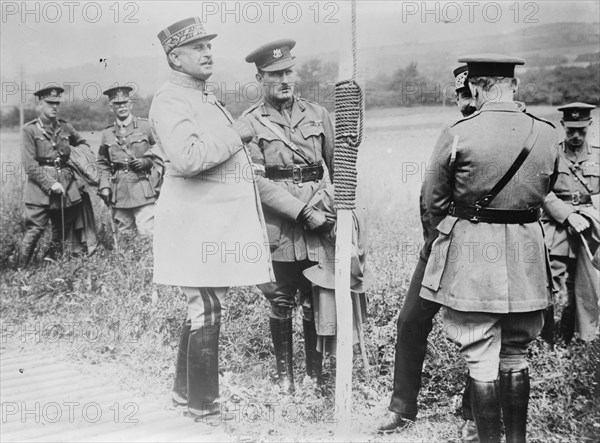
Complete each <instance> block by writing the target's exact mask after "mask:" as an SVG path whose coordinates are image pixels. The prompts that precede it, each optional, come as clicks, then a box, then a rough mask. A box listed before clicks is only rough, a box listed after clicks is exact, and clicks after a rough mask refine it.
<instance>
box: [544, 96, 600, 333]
mask: <svg viewBox="0 0 600 443" xmlns="http://www.w3.org/2000/svg"><path fill="white" fill-rule="evenodd" d="M594 108H595V106H592V105H588V104H586V103H570V104H568V105H564V106H561V107H560V108H558V110H559V111H561V112H562V113H563V118H562V120H561V121H560V123H561V125H562V126H563V128H564V129H565V139H564V141H562V142H561V143H560V149H559V155H560V162H559V166H558V178H557V180H556V183H555V185H554V188H553V189H552V192H551V193H550V194H548V197H547V198H546V201H545V202H544V206H543V209H544V213H543V216H542V223H543V224H544V230H545V231H546V243H547V245H548V248H549V249H550V263H551V265H552V278H553V280H554V289H555V290H556V291H558V290H559V289H562V285H563V280H566V290H567V291H566V292H567V294H566V295H567V297H566V304H565V306H564V307H563V311H562V315H561V320H560V334H561V337H562V338H563V340H564V341H565V342H566V343H569V342H570V341H571V339H572V338H573V334H574V332H575V311H576V303H575V300H576V294H575V279H576V274H577V254H585V251H584V250H583V247H581V239H580V238H579V234H580V233H582V232H584V231H586V230H587V229H589V228H590V219H589V215H588V216H586V215H584V214H585V209H588V210H589V209H591V210H592V211H595V214H596V215H597V213H598V209H599V208H598V201H597V200H596V201H595V202H594V201H593V198H594V197H593V196H596V197H597V196H598V194H599V193H600V147H598V146H592V145H591V144H590V143H589V142H588V140H587V133H588V129H589V127H590V125H591V124H592V117H591V115H590V113H591V110H592V109H594ZM586 289H587V292H589V294H588V296H592V295H595V299H596V302H597V297H598V295H597V294H592V292H593V291H597V286H596V288H594V287H588V288H586ZM560 293H562V291H560ZM577 295H578V296H581V297H586V295H585V294H577ZM555 305H556V303H555ZM545 320H546V323H545V325H544V330H543V331H542V337H544V338H545V339H546V340H548V341H549V342H553V340H554V306H550V307H549V308H548V309H547V310H546V315H545Z"/></svg>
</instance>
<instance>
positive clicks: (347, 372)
mask: <svg viewBox="0 0 600 443" xmlns="http://www.w3.org/2000/svg"><path fill="white" fill-rule="evenodd" d="M342 69H343V68H342V67H341V68H340V73H342ZM357 70H358V63H357V48H356V0H352V79H351V80H344V81H340V82H338V83H336V85H335V151H334V164H335V170H334V179H333V183H334V187H335V188H334V189H335V208H336V210H337V233H336V261H335V307H336V318H337V327H338V330H337V347H336V355H337V357H336V362H337V365H336V383H335V403H336V404H335V406H336V409H337V411H338V412H339V414H338V422H337V429H336V434H337V435H336V438H337V439H340V440H348V439H349V432H350V423H351V408H352V322H353V311H352V298H351V292H350V267H351V263H350V260H351V250H352V229H353V216H352V210H353V209H354V208H355V207H356V178H357V174H356V160H357V156H358V145H360V142H361V140H362V129H363V128H362V118H363V97H362V91H361V89H360V87H359V86H358V83H356V74H357ZM340 77H342V75H340Z"/></svg>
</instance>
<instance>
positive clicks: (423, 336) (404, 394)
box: [376, 65, 477, 441]
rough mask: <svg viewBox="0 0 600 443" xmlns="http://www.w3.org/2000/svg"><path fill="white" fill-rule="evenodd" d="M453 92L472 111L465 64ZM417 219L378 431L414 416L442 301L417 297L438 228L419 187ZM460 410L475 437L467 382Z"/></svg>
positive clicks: (468, 434)
mask: <svg viewBox="0 0 600 443" xmlns="http://www.w3.org/2000/svg"><path fill="white" fill-rule="evenodd" d="M453 74H454V88H455V89H454V96H455V100H456V105H457V106H458V109H459V111H460V112H461V114H462V115H463V117H467V116H469V115H471V114H473V113H474V112H475V111H476V108H475V103H474V100H473V96H472V95H471V90H470V89H469V85H468V83H467V75H468V71H467V65H462V66H459V67H458V68H456V69H455V70H454V71H453ZM420 211H421V223H422V224H423V238H424V240H425V244H424V245H423V248H422V249H421V251H420V253H419V259H418V261H417V265H416V267H415V270H414V272H413V275H412V278H411V281H410V285H409V287H408V291H407V293H406V296H405V298H404V304H403V305H402V309H401V310H400V314H399V315H398V324H397V328H396V334H397V335H396V352H395V363H394V390H393V393H392V399H391V402H390V406H389V410H390V412H389V413H388V414H387V416H386V417H385V418H384V419H383V420H382V421H381V422H380V423H378V424H377V426H376V429H377V431H378V432H379V433H388V432H393V431H394V430H395V429H396V428H398V427H399V426H402V425H404V424H405V423H406V421H414V420H416V418H417V397H418V395H419V391H420V389H421V376H422V372H423V362H424V360H425V354H426V351H427V338H428V337H429V333H430V332H431V330H432V328H433V318H434V317H435V316H436V315H437V313H438V312H439V310H440V309H441V307H442V305H440V304H439V303H436V302H434V301H429V300H423V299H422V298H420V297H419V292H420V291H421V283H422V282H423V274H424V272H425V266H426V265H427V260H428V259H429V255H430V253H431V244H432V243H433V241H434V240H435V239H436V238H437V236H438V231H437V230H436V229H435V227H434V226H432V225H431V222H430V217H429V215H428V214H427V209H426V208H425V207H424V202H423V190H421V196H420ZM462 410H463V411H462V412H463V418H464V420H465V423H464V424H463V427H462V428H461V437H462V440H463V441H472V440H473V437H474V438H475V439H476V438H477V436H476V431H475V424H474V423H473V415H472V413H471V402H470V398H469V383H468V381H467V385H466V386H465V390H464V392H463V400H462Z"/></svg>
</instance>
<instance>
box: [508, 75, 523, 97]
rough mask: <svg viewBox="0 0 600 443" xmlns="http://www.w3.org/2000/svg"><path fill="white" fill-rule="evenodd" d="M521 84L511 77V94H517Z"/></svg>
mask: <svg viewBox="0 0 600 443" xmlns="http://www.w3.org/2000/svg"><path fill="white" fill-rule="evenodd" d="M520 84H521V81H520V80H519V79H518V78H517V77H513V79H512V82H511V84H510V85H511V86H512V89H513V93H515V94H516V93H517V90H518V89H519V85H520Z"/></svg>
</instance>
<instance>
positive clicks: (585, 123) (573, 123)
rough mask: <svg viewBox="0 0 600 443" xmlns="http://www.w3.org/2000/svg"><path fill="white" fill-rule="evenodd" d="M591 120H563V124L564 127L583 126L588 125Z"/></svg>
mask: <svg viewBox="0 0 600 443" xmlns="http://www.w3.org/2000/svg"><path fill="white" fill-rule="evenodd" d="M591 121H592V120H591V119H590V120H580V121H577V122H566V121H564V120H563V124H564V125H565V128H585V127H586V126H589V124H590V122H591Z"/></svg>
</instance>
